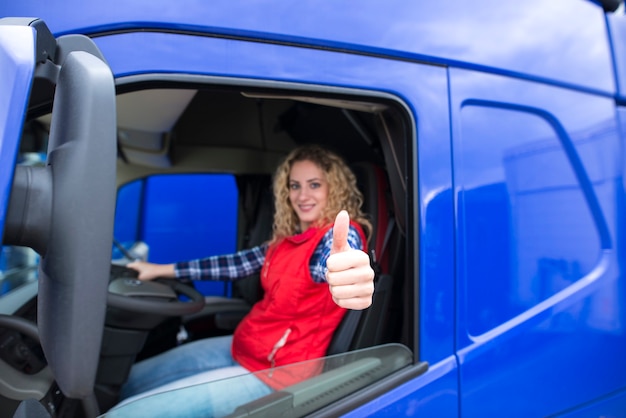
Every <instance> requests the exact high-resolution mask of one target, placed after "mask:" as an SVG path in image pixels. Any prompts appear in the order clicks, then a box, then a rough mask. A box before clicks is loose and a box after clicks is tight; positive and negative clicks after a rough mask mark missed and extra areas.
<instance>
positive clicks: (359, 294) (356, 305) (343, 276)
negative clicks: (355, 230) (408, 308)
mask: <svg viewBox="0 0 626 418" xmlns="http://www.w3.org/2000/svg"><path fill="white" fill-rule="evenodd" d="M349 228H350V216H349V215H348V212H346V211H345V210H342V211H341V212H339V213H338V214H337V218H336V219H335V225H334V226H333V244H332V247H331V251H330V257H328V261H327V262H326V266H327V267H328V272H327V273H326V280H327V281H328V285H329V287H330V293H331V295H332V297H333V300H334V301H335V303H336V304H337V305H339V306H341V307H342V308H346V309H356V310H360V309H365V308H367V307H369V306H370V305H371V304H372V294H373V293H374V270H372V267H371V266H370V258H369V256H368V255H367V253H365V252H363V251H361V250H354V249H352V248H350V245H349V244H348V230H349Z"/></svg>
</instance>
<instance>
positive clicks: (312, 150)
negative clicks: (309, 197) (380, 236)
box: [271, 145, 372, 243]
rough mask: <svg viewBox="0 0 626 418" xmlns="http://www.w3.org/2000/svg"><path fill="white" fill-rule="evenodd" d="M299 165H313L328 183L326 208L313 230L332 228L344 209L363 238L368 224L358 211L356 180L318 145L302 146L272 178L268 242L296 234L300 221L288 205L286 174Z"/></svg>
mask: <svg viewBox="0 0 626 418" xmlns="http://www.w3.org/2000/svg"><path fill="white" fill-rule="evenodd" d="M299 161H311V162H312V163H314V164H315V165H316V166H318V167H319V168H320V169H321V170H322V171H323V172H324V175H325V177H326V181H327V182H328V199H327V204H326V207H325V208H324V210H323V211H322V214H321V216H320V219H318V220H317V221H316V222H315V224H314V225H313V226H317V227H321V226H325V225H329V224H332V223H333V222H334V221H335V217H336V216H337V213H339V211H340V210H342V209H345V210H346V211H347V212H348V214H349V215H350V219H351V220H353V221H355V222H357V223H358V224H359V225H361V227H363V229H364V230H365V233H366V235H367V236H369V235H370V233H371V231H372V224H371V223H370V221H369V220H368V219H367V217H366V215H365V214H364V213H363V212H362V211H361V206H362V205H363V195H362V194H361V192H360V191H359V189H358V187H357V185H356V177H355V176H354V173H353V172H352V170H350V168H349V167H348V165H347V164H346V163H345V161H344V160H343V159H342V158H341V157H340V156H338V155H337V154H335V153H334V152H332V151H330V150H327V149H325V148H322V147H320V146H318V145H305V146H302V147H299V148H296V149H294V150H293V151H291V152H290V153H289V155H287V157H286V158H285V160H284V161H283V162H282V164H280V165H279V166H278V168H277V169H276V173H275V174H274V185H273V190H274V201H275V205H276V209H275V212H274V226H273V234H272V239H271V242H272V243H274V242H277V241H279V240H281V239H283V238H285V237H288V236H291V235H294V234H296V233H297V232H298V228H299V225H300V221H299V219H298V216H297V214H296V212H295V210H294V209H293V207H292V206H291V202H290V201H289V174H290V172H291V167H293V164H294V163H296V162H299Z"/></svg>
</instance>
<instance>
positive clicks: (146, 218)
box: [115, 174, 238, 295]
mask: <svg viewBox="0 0 626 418" xmlns="http://www.w3.org/2000/svg"><path fill="white" fill-rule="evenodd" d="M237 199H238V196H237V185H236V184H235V179H234V177H233V176H232V175H227V174H224V175H221V174H175V175H156V176H151V177H148V178H146V179H142V180H137V181H134V182H132V183H129V184H127V185H124V186H123V187H121V188H120V190H119V192H118V199H117V210H116V218H115V228H116V229H115V236H116V238H117V240H118V241H120V242H122V243H125V244H127V245H128V244H132V243H133V242H135V241H143V242H145V243H146V244H148V246H149V248H150V253H149V257H148V260H149V261H151V262H155V263H173V262H176V261H184V260H191V259H195V258H203V257H208V256H211V255H217V254H230V253H233V252H235V251H236V249H237V247H236V246H237ZM194 285H195V286H196V288H198V290H200V291H201V292H202V293H203V294H206V295H224V294H225V292H227V289H228V285H225V284H224V283H223V282H209V281H206V282H204V281H203V282H196V283H194Z"/></svg>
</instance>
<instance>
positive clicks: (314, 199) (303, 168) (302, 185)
mask: <svg viewBox="0 0 626 418" xmlns="http://www.w3.org/2000/svg"><path fill="white" fill-rule="evenodd" d="M327 201H328V182H327V181H326V176H325V175H324V172H323V171H322V170H321V169H320V168H319V167H318V166H317V165H316V164H315V163H313V162H312V161H309V160H304V161H296V162H295V163H293V165H292V166H291V171H290V172H289V202H290V203H291V206H292V207H293V210H294V211H295V212H296V215H297V216H298V219H299V220H300V230H301V231H306V230H307V228H308V227H309V226H310V225H311V224H312V223H313V222H315V221H317V220H318V219H319V218H320V216H321V214H322V211H323V210H324V209H325V208H326V203H327Z"/></svg>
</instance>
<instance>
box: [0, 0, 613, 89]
mask: <svg viewBox="0 0 626 418" xmlns="http://www.w3.org/2000/svg"><path fill="white" fill-rule="evenodd" d="M6 3H7V4H4V5H3V6H2V13H3V15H5V16H31V15H33V13H34V12H35V11H36V14H37V17H40V18H43V19H44V20H45V21H46V22H48V25H49V27H50V29H51V30H52V31H53V32H54V33H55V34H63V33H67V32H75V31H78V32H83V33H100V32H107V31H115V30H125V29H131V30H132V29H133V28H139V27H152V28H162V29H165V28H167V29H174V30H191V31H198V32H203V33H207V34H215V35H220V36H235V37H244V38H248V39H257V40H267V39H270V40H275V41H279V42H288V43H299V44H308V45H311V46H317V47H330V48H338V49H342V50H354V51H361V52H365V53H372V54H382V55H385V56H390V57H398V58H402V59H416V60H423V61H430V62H437V63H444V64H449V65H453V66H463V67H475V66H480V67H482V68H488V69H493V70H496V71H500V72H503V73H506V74H516V75H522V76H524V77H540V78H545V79H549V80H552V81H554V82H557V83H566V84H574V85H581V86H586V87H587V88H590V89H593V90H598V91H603V92H606V93H612V92H613V90H614V83H615V80H614V77H613V72H612V63H611V54H610V50H609V46H608V42H607V38H608V35H607V30H606V27H605V24H604V16H603V12H602V9H601V8H600V7H599V6H597V5H595V4H593V3H592V2H590V1H586V0H551V1H550V2H546V1H544V0H527V1H524V2H521V3H516V4H515V5H511V4H510V3H508V2H503V1H498V0H474V1H471V2H464V1H455V0H443V1H438V2H428V1H413V2H407V1H402V0H392V1H386V2H380V1H376V0H369V1H360V2H359V4H358V6H356V5H354V4H353V3H351V2H347V1H342V2H339V3H337V2H330V3H326V4H320V2H318V1H315V0H304V1H300V2H298V7H297V8H295V7H294V5H293V3H292V2H289V1H281V0H258V1H252V2H250V1H238V2H236V1H232V0H219V1H211V2H206V1H203V0H182V1H177V2H158V3H155V2H154V1H150V0H136V1H133V2H132V4H129V2H127V1H124V0H111V1H107V2H84V1H81V0H66V1H64V2H63V3H62V4H63V6H59V5H57V4H54V3H52V2H49V3H42V2H41V1H40V0H22V1H19V2H6ZM322 22H323V24H322ZM477 23H478V24H477ZM556 46H560V48H559V50H558V54H555V53H554V51H555V47H556Z"/></svg>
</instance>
